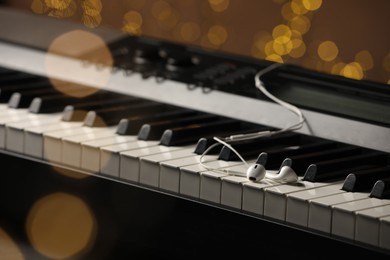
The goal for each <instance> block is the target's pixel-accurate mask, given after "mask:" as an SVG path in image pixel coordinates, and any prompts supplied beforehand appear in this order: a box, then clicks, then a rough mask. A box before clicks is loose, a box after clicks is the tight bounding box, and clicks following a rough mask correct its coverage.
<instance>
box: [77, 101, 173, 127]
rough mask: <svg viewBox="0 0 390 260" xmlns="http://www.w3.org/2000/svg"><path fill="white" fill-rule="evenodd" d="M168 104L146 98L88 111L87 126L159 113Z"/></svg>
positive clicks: (115, 123) (102, 124)
mask: <svg viewBox="0 0 390 260" xmlns="http://www.w3.org/2000/svg"><path fill="white" fill-rule="evenodd" d="M167 107H168V105H165V104H162V103H156V102H150V101H145V100H141V99H139V100H134V101H133V102H132V104H128V105H123V106H119V107H113V108H108V109H102V110H96V111H90V112H88V114H87V116H86V117H85V120H84V125H85V126H91V127H97V126H108V125H117V124H119V122H120V120H121V119H123V118H126V117H129V116H134V115H143V114H151V113H158V112H160V111H163V110H164V109H167Z"/></svg>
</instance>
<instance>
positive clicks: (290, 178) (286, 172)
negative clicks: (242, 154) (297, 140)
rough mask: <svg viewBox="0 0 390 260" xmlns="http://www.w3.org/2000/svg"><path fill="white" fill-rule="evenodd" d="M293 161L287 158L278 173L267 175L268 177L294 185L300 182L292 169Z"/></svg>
mask: <svg viewBox="0 0 390 260" xmlns="http://www.w3.org/2000/svg"><path fill="white" fill-rule="evenodd" d="M291 164H292V161H291V159H290V158H287V159H285V160H284V161H283V163H282V165H281V166H280V169H279V171H278V172H277V173H267V175H266V177H267V178H269V179H272V180H275V181H281V182H287V183H292V182H296V181H297V180H298V175H297V174H296V173H295V171H294V170H293V169H292V168H291Z"/></svg>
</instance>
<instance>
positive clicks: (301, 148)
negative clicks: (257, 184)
mask: <svg viewBox="0 0 390 260" xmlns="http://www.w3.org/2000/svg"><path fill="white" fill-rule="evenodd" d="M336 147H337V142H333V141H328V140H320V141H314V142H313V141H311V142H310V141H308V142H305V141H302V143H301V144H299V145H297V146H287V147H283V148H282V149H276V150H268V151H267V154H268V160H267V169H276V168H279V166H280V165H281V163H282V162H283V161H284V159H286V158H288V157H292V156H298V155H302V154H310V153H318V152H324V151H326V150H329V149H333V148H336Z"/></svg>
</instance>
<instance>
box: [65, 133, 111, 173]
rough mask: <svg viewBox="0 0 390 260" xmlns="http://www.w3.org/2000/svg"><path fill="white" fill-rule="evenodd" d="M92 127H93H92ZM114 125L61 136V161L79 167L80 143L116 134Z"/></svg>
mask: <svg viewBox="0 0 390 260" xmlns="http://www.w3.org/2000/svg"><path fill="white" fill-rule="evenodd" d="M92 129H94V127H92ZM115 131H116V127H106V128H104V129H100V130H99V131H89V132H87V133H82V134H79V135H73V136H66V137H63V138H62V153H61V162H62V163H63V164H66V165H68V166H72V167H76V168H80V167H81V143H82V142H84V141H90V140H96V139H100V138H105V137H109V136H114V135H116V133H115Z"/></svg>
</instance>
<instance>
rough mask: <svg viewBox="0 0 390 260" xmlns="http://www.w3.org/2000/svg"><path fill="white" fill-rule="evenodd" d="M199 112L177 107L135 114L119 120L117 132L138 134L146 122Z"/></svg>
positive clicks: (192, 114) (187, 115)
mask: <svg viewBox="0 0 390 260" xmlns="http://www.w3.org/2000/svg"><path fill="white" fill-rule="evenodd" d="M196 114H198V112H197V111H195V110H189V109H185V108H175V109H173V110H168V111H161V112H159V113H156V114H150V115H142V116H134V117H129V118H123V119H121V120H120V121H119V124H118V127H117V130H116V133H117V134H119V135H137V134H138V132H139V131H140V128H141V127H142V125H144V124H148V123H151V122H159V121H163V120H175V119H176V120H177V119H180V118H185V117H189V116H195V115H196Z"/></svg>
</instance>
